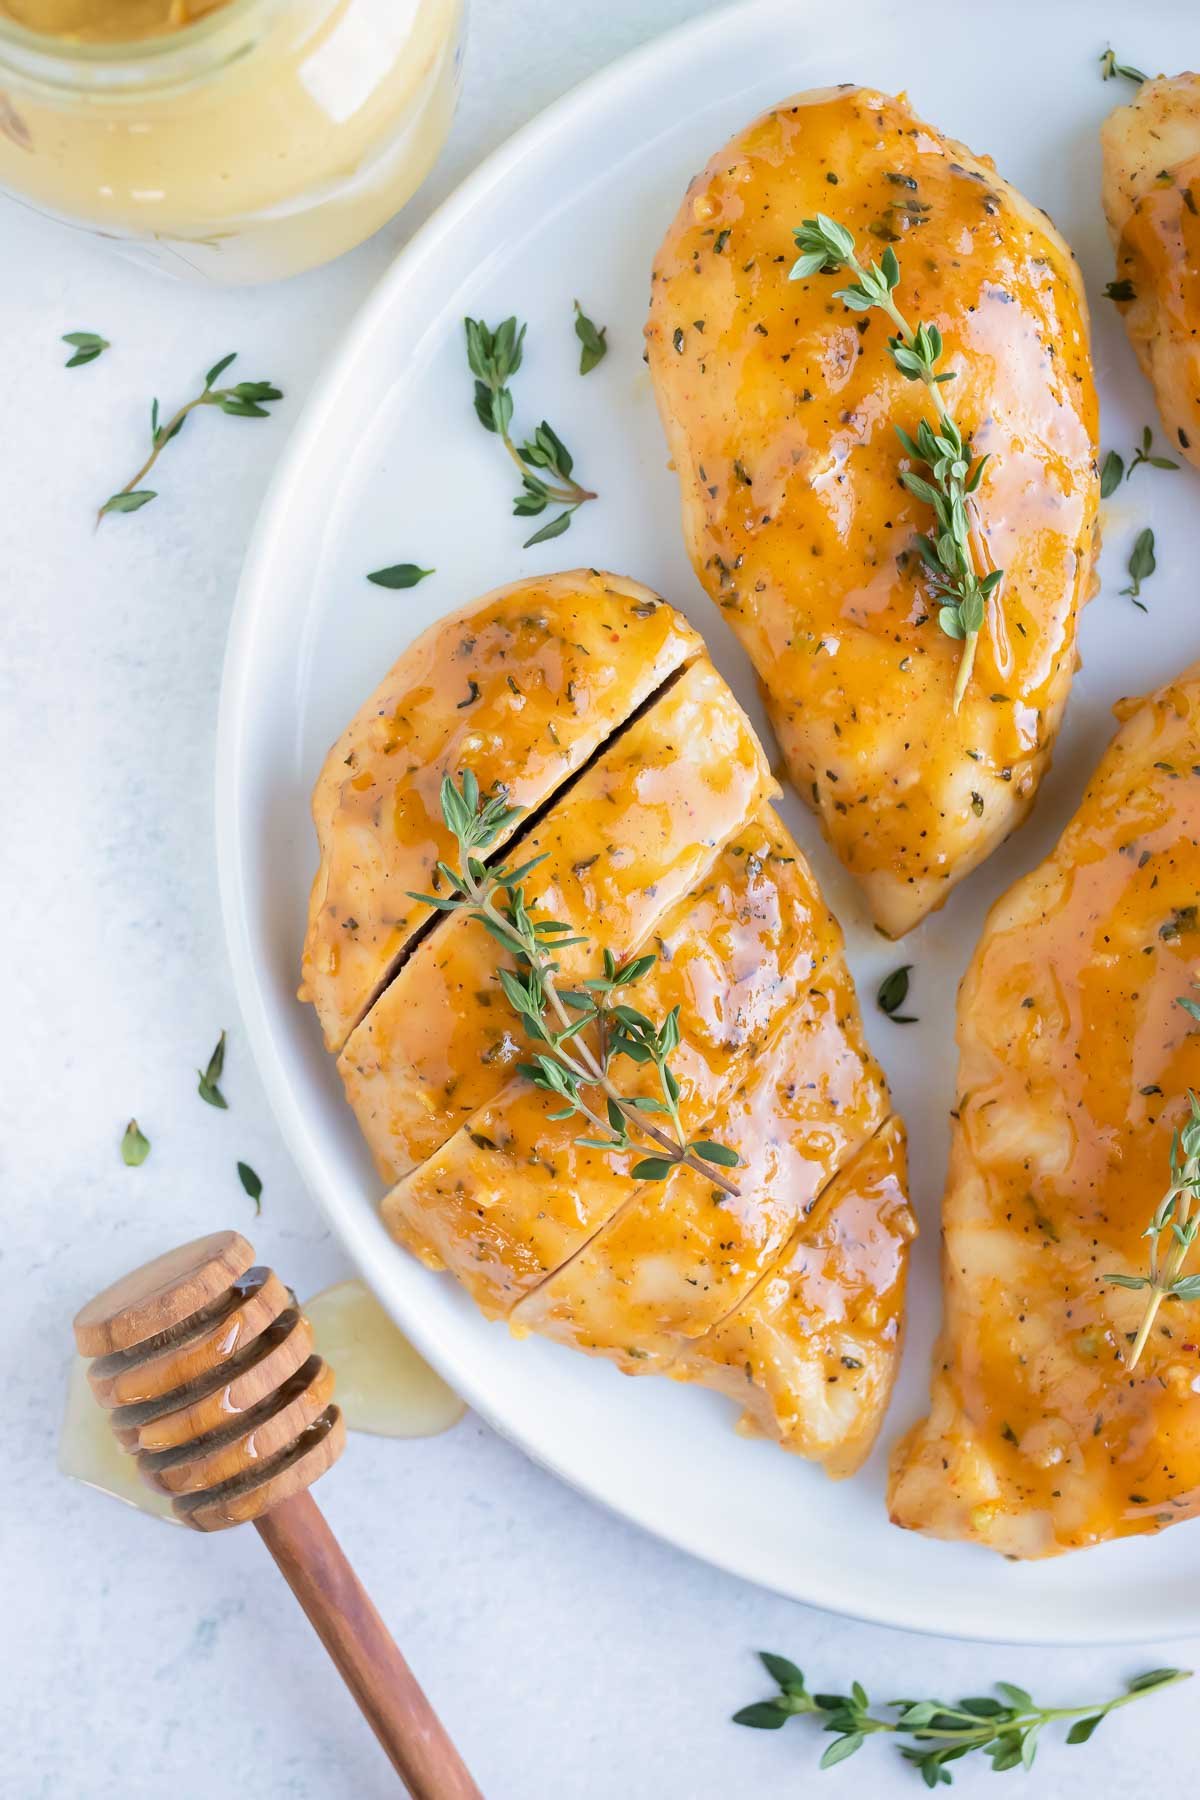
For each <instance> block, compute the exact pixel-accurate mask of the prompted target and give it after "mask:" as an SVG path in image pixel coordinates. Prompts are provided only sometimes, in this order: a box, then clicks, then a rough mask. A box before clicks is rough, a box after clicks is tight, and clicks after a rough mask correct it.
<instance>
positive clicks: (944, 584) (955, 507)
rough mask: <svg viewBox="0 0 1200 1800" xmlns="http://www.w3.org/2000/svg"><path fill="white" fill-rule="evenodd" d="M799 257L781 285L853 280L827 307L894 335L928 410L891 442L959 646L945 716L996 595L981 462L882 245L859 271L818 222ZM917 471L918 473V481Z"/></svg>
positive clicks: (806, 232) (902, 364)
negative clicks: (985, 535)
mask: <svg viewBox="0 0 1200 1800" xmlns="http://www.w3.org/2000/svg"><path fill="white" fill-rule="evenodd" d="M793 235H794V237H795V240H796V247H797V249H798V250H799V251H800V255H799V257H798V258H797V259H796V261H795V263H794V264H793V265H792V270H791V275H790V279H791V280H792V281H802V280H805V279H806V278H807V277H808V276H810V275H815V274H817V273H818V272H821V273H823V274H837V273H838V272H839V271H841V270H842V269H846V270H849V272H850V274H851V275H853V276H854V278H855V279H854V282H853V283H852V285H851V286H850V287H846V288H839V289H838V290H837V292H836V294H835V296H834V297H835V299H838V300H840V301H842V303H843V304H844V305H845V306H847V307H849V309H850V311H851V312H867V311H869V310H870V309H871V308H872V307H878V308H879V309H880V311H881V312H883V313H885V314H886V315H887V317H888V318H889V319H890V320H891V322H892V324H893V325H894V326H895V328H896V329H895V333H894V335H893V336H891V337H889V339H888V349H889V351H890V352H891V356H892V360H893V362H894V363H895V365H896V367H897V368H898V369H899V370H900V373H901V374H902V375H904V376H905V377H906V378H907V379H908V380H909V381H923V382H924V383H925V386H926V387H927V388H928V390H929V393H930V396H931V398H932V400H933V403H934V406H935V408H936V413H937V417H936V420H935V421H931V420H929V419H927V418H926V419H922V420H921V422H920V424H919V425H918V426H917V433H916V437H915V438H913V437H911V436H910V435H909V433H908V432H907V431H904V430H903V429H902V428H901V427H900V426H899V425H897V426H896V428H895V430H896V435H897V437H898V438H899V439H900V442H901V444H902V445H903V447H904V449H905V450H906V451H907V453H908V455H909V457H910V458H911V459H912V461H913V463H914V464H915V465H916V467H914V468H911V469H905V470H903V471H902V472H901V476H900V479H901V481H902V482H903V483H904V485H905V487H906V488H908V490H909V492H910V493H912V494H915V495H916V497H917V499H918V500H923V501H925V502H926V503H927V504H928V505H929V506H930V507H932V509H933V514H934V517H935V519H936V520H937V532H936V534H935V535H933V536H932V537H930V536H927V535H925V534H921V535H920V536H918V538H917V547H918V549H919V551H920V553H921V560H922V562H923V564H924V566H925V577H926V580H927V582H928V584H929V589H930V594H931V597H932V599H933V601H934V604H935V605H936V606H937V608H938V623H939V624H940V626H941V628H942V630H943V631H944V632H945V633H946V636H947V637H951V638H957V639H959V640H961V642H962V654H961V656H960V658H959V664H958V677H957V680H956V681H955V684H954V710H955V712H957V711H958V709H959V707H960V706H961V705H962V697H963V695H964V693H965V692H966V689H967V684H968V682H969V681H970V679H971V671H972V669H973V668H974V666H975V647H976V645H977V643H978V641H979V633H980V631H981V630H982V629H983V624H984V620H985V617H986V614H987V601H988V598H989V596H990V595H991V594H993V593H994V592H995V590H996V589H997V588H998V587H999V585H1000V582H1001V581H1002V579H1003V570H1001V569H994V568H991V567H990V566H985V565H989V564H990V559H989V558H988V556H987V553H986V550H985V548H984V545H983V541H982V537H981V534H980V532H979V530H978V527H977V522H974V521H973V520H972V517H971V508H970V499H971V496H972V495H973V494H974V493H975V492H976V491H977V489H978V487H979V483H980V481H981V480H982V478H983V471H984V468H985V466H986V464H987V461H988V458H987V457H986V456H981V457H979V458H977V459H976V458H973V457H972V455H971V446H970V444H969V443H968V442H967V440H966V439H965V438H964V437H963V435H962V432H961V431H960V430H959V427H958V425H957V424H956V423H955V420H954V417H953V414H952V413H951V411H950V408H949V406H948V405H947V404H946V400H945V397H944V395H943V393H942V388H943V387H944V385H945V384H946V383H947V382H949V381H953V380H954V374H953V372H952V371H951V370H944V369H939V368H938V364H939V363H940V361H941V358H942V349H943V345H942V334H941V332H940V331H939V330H938V328H937V326H936V325H926V324H919V325H917V326H915V327H914V326H912V325H910V323H909V321H908V320H907V319H906V318H905V316H904V314H903V313H902V312H901V311H900V308H899V307H898V306H897V305H896V302H895V300H894V298H893V295H894V294H895V291H896V289H897V288H898V287H899V285H900V264H899V261H898V259H897V257H896V253H895V251H894V250H893V249H892V247H891V245H890V244H889V245H888V247H887V249H886V250H885V251H884V253H883V256H882V257H881V259H880V261H879V262H877V263H876V262H873V263H871V264H870V265H869V267H864V265H863V264H862V263H861V262H860V261H859V260H858V257H857V255H856V254H855V248H854V239H853V237H852V236H851V234H850V232H848V231H847V230H846V227H845V226H844V225H839V224H838V223H837V221H836V220H834V219H830V218H828V217H827V216H826V214H824V213H818V214H817V216H816V218H815V219H805V221H804V223H803V224H802V225H801V226H800V227H799V229H798V230H797V231H796V232H795V233H794V234H793ZM922 469H923V470H924V472H923V473H921V472H919V471H920V470H922Z"/></svg>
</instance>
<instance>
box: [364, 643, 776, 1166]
mask: <svg viewBox="0 0 1200 1800" xmlns="http://www.w3.org/2000/svg"><path fill="white" fill-rule="evenodd" d="M777 792H778V788H777V787H776V784H775V782H774V780H773V778H772V776H771V772H770V770H769V768H768V767H767V763H766V759H765V758H764V756H763V753H762V749H761V747H760V745H759V743H758V740H757V739H756V738H755V736H754V733H753V732H752V731H751V729H750V724H749V721H748V720H747V718H746V716H745V714H744V713H743V712H742V710H741V708H740V707H739V706H738V704H737V702H736V701H735V700H734V698H733V695H732V694H731V693H730V692H729V689H728V688H727V687H726V685H725V683H724V682H723V681H722V680H721V677H720V676H719V675H718V674H717V672H716V670H715V669H714V668H713V666H712V664H711V663H710V662H709V661H708V659H707V657H705V658H702V659H701V660H700V661H699V662H695V663H692V664H691V665H690V667H688V668H687V669H685V670H684V672H683V673H682V675H680V677H679V679H678V681H677V682H676V683H675V685H674V686H673V687H672V688H670V690H669V691H668V692H666V693H665V694H663V695H662V696H661V698H660V699H659V701H658V703H657V704H656V705H655V706H652V707H651V708H650V710H649V711H648V712H647V713H645V714H644V715H643V716H642V717H641V718H639V719H635V720H634V721H633V723H632V724H631V725H630V726H629V727H628V729H627V730H625V731H623V732H622V733H621V734H620V736H618V737H617V738H615V739H614V740H613V741H612V742H611V743H610V744H609V745H608V746H607V747H606V748H605V750H604V752H603V754H602V755H601V756H600V757H599V758H598V759H597V761H596V762H595V763H593V765H592V766H591V767H590V768H589V769H588V770H587V771H586V773H585V774H583V775H582V776H581V777H580V779H579V781H578V782H577V783H576V785H575V786H574V787H573V788H571V789H570V791H569V792H568V793H566V794H564V795H563V797H562V798H561V799H560V801H559V802H558V804H557V805H556V806H555V807H553V808H552V810H551V811H550V812H549V813H548V814H547V816H546V818H545V819H544V820H543V821H542V822H541V823H540V824H538V825H537V826H536V828H535V829H534V830H533V832H532V833H531V835H530V836H529V838H528V839H527V840H525V842H524V843H523V844H522V853H521V854H522V860H523V861H524V860H527V859H529V858H532V857H535V856H542V855H545V856H546V861H545V862H544V863H542V865H541V866H540V867H539V868H537V869H535V870H534V871H533V873H532V874H531V875H530V877H529V879H528V881H527V882H526V883H525V889H526V893H527V895H528V896H529V898H530V899H531V900H532V901H533V902H534V903H535V904H536V905H537V906H538V907H539V908H540V909H541V910H542V911H543V913H545V914H546V915H547V916H548V917H550V918H552V919H561V920H564V921H565V922H566V923H567V924H569V925H570V926H571V927H572V930H573V931H578V930H580V929H581V928H582V929H583V930H585V931H587V930H589V929H591V928H592V926H593V922H594V921H596V920H603V922H604V932H605V942H606V943H607V944H608V946H609V948H610V949H611V950H612V951H613V953H614V954H615V955H616V956H618V957H621V958H624V957H627V956H630V955H632V953H633V951H634V950H635V949H637V948H638V946H639V945H640V944H641V943H642V942H643V941H644V940H645V938H646V937H647V936H648V935H649V934H650V932H651V931H652V930H653V927H654V923H655V920H656V919H658V918H659V917H660V915H661V914H662V913H663V912H664V911H665V910H666V908H667V907H668V906H670V904H671V903H672V901H673V900H675V899H676V898H677V897H678V895H679V894H681V893H685V892H686V891H687V889H688V887H689V886H690V885H691V883H692V881H693V880H694V879H695V877H696V875H697V874H698V873H699V872H700V871H701V870H703V869H704V868H706V867H707V866H708V864H709V863H710V862H711V861H712V859H713V856H714V854H715V852H716V850H717V848H718V846H719V845H720V844H721V843H722V842H723V841H724V840H725V838H726V837H728V835H729V833H730V832H731V831H733V830H735V829H736V828H737V826H738V825H739V824H740V823H741V821H742V820H743V819H744V818H745V816H746V814H747V813H748V812H754V811H756V810H757V808H758V806H759V805H760V804H761V803H762V801H763V800H765V799H767V798H768V797H769V796H771V795H773V794H775V793H777ZM593 961H594V952H592V951H590V949H589V946H588V945H587V944H586V943H585V944H575V945H571V946H569V947H568V948H567V949H565V950H564V951H563V952H562V955H561V958H560V963H561V967H562V971H563V975H564V977H565V978H566V979H567V980H574V979H576V978H582V977H583V976H585V975H587V974H589V973H592V972H593V971H592V962H593ZM495 966H496V955H495V949H494V945H493V941H492V939H491V938H490V937H489V936H488V934H487V933H486V932H485V931H483V930H481V929H480V927H479V926H478V925H477V924H475V923H474V922H473V921H472V920H470V919H468V918H467V917H466V916H465V915H463V914H461V913H460V914H458V915H456V916H455V917H454V918H452V919H449V920H447V921H445V922H444V923H442V924H441V926H440V927H439V929H438V930H437V931H435V932H434V934H433V936H432V937H431V939H430V940H429V941H428V943H426V944H423V945H421V946H420V947H419V948H418V950H417V953H416V954H415V955H414V956H413V957H412V958H411V959H410V960H409V961H408V962H407V963H406V964H405V965H404V967H403V968H402V969H401V970H400V972H399V974H398V975H397V976H396V978H395V980H394V981H393V982H392V984H391V986H390V987H389V988H388V989H387V990H386V992H385V993H384V994H383V995H382V996H381V997H380V999H379V1000H378V1001H377V1002H376V1004H375V1005H374V1007H372V1009H371V1011H370V1013H369V1014H368V1015H367V1017H366V1019H364V1021H363V1023H362V1024H361V1025H360V1026H359V1028H358V1030H357V1031H355V1032H354V1033H353V1035H352V1036H351V1038H350V1039H349V1042H348V1043H347V1045H346V1048H345V1049H344V1050H343V1052H342V1054H341V1057H340V1058H339V1060H338V1068H339V1069H340V1071H341V1075H342V1080H343V1081H344V1082H345V1084H346V1093H347V1097H348V1098H349V1101H350V1104H351V1106H353V1108H354V1110H355V1112H356V1114H357V1115H358V1122H359V1124H360V1125H361V1126H362V1129H363V1133H364V1135H365V1137H366V1139H367V1142H368V1143H369V1144H370V1146H371V1149H372V1151H373V1152H374V1155H375V1160H376V1163H377V1165H378V1167H379V1170H380V1173H381V1174H382V1175H383V1176H384V1177H385V1178H386V1179H387V1180H389V1181H396V1180H398V1179H399V1177H400V1176H401V1175H404V1174H405V1173H406V1172H407V1171H408V1170H409V1169H411V1168H412V1167H413V1166H414V1164H416V1163H419V1162H420V1161H421V1160H422V1159H423V1158H424V1157H426V1156H431V1155H432V1154H433V1152H434V1151H435V1150H437V1149H438V1147H439V1145H441V1144H443V1143H444V1142H445V1141H446V1139H447V1138H448V1137H449V1136H450V1135H451V1134H452V1132H453V1131H454V1130H455V1129H456V1127H457V1126H458V1125H459V1124H461V1123H462V1121H463V1120H464V1119H465V1118H467V1117H468V1116H469V1114H471V1113H473V1112H474V1111H475V1109H476V1107H478V1106H482V1105H483V1104H484V1103H485V1102H486V1101H488V1100H490V1099H491V1097H492V1095H493V1094H495V1093H497V1092H498V1091H499V1089H500V1088H501V1087H502V1086H503V1085H504V1083H505V1081H506V1079H507V1077H508V1075H509V1073H510V1071H511V1069H512V1065H513V1064H514V1063H515V1062H519V1061H521V1060H523V1059H524V1058H525V1056H526V1052H527V1050H528V1040H527V1039H526V1038H525V1036H524V1034H523V1033H522V1031H521V1029H520V1025H519V1022H518V1021H517V1020H516V1019H515V1018H514V1017H513V1014H512V1011H511V1009H510V1007H509V1006H508V1005H507V1003H506V1002H505V1000H504V996H503V995H502V993H501V992H500V990H499V988H498V986H497V984H496V981H495V977H494V970H495Z"/></svg>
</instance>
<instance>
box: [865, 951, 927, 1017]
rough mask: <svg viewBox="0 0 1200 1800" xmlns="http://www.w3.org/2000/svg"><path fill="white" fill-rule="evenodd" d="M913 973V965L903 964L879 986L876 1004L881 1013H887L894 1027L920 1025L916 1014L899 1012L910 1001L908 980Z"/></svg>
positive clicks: (885, 977) (886, 976)
mask: <svg viewBox="0 0 1200 1800" xmlns="http://www.w3.org/2000/svg"><path fill="white" fill-rule="evenodd" d="M911 973H912V964H911V963H902V964H901V965H900V967H899V968H898V969H893V970H892V972H891V974H890V975H885V976H884V978H883V980H882V981H881V982H880V984H879V991H878V993H877V994H876V995H875V1003H876V1005H877V1006H878V1007H879V1010H880V1012H882V1013H886V1014H887V1016H888V1018H889V1019H890V1020H891V1021H892V1023H893V1025H916V1024H917V1023H918V1020H917V1016H916V1014H915V1013H902V1012H901V1011H900V1010H899V1009H900V1007H902V1006H903V1005H904V1002H905V1001H906V1000H907V999H908V978H909V975H910V974H911Z"/></svg>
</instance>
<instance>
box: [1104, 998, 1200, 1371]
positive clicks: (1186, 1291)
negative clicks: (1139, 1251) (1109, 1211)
mask: <svg viewBox="0 0 1200 1800" xmlns="http://www.w3.org/2000/svg"><path fill="white" fill-rule="evenodd" d="M1176 1004H1177V1005H1179V1006H1182V1008H1183V1010H1184V1011H1185V1012H1186V1013H1188V1014H1189V1015H1190V1016H1191V1017H1192V1018H1193V1019H1196V1020H1200V1004H1198V1003H1197V1002H1196V1001H1195V1000H1192V999H1189V998H1188V997H1187V996H1183V995H1181V996H1180V998H1179V999H1178V1001H1177V1002H1176ZM1164 1232H1165V1233H1166V1234H1167V1238H1168V1242H1167V1249H1166V1253H1165V1255H1164V1254H1163V1253H1162V1250H1161V1247H1160V1239H1161V1238H1162V1236H1163V1233H1164ZM1197 1232H1200V1100H1198V1099H1197V1098H1196V1096H1195V1094H1194V1093H1193V1092H1192V1090H1191V1089H1190V1088H1189V1089H1188V1116H1187V1118H1186V1119H1185V1120H1184V1123H1183V1125H1182V1126H1181V1127H1179V1129H1177V1130H1176V1131H1173V1132H1172V1133H1171V1181H1170V1185H1169V1186H1168V1188H1167V1191H1166V1193H1165V1194H1164V1195H1163V1197H1162V1199H1161V1200H1160V1201H1159V1203H1158V1205H1157V1206H1156V1207H1155V1209H1154V1217H1153V1218H1152V1219H1151V1221H1150V1223H1149V1225H1147V1227H1146V1229H1145V1231H1144V1232H1143V1233H1142V1236H1143V1237H1146V1238H1149V1240H1150V1259H1149V1272H1148V1273H1147V1274H1145V1275H1106V1276H1105V1277H1104V1279H1105V1281H1111V1282H1112V1284H1113V1286H1114V1287H1123V1288H1147V1289H1148V1290H1149V1294H1148V1298H1147V1300H1146V1310H1145V1312H1144V1313H1143V1314H1142V1322H1141V1324H1140V1325H1139V1327H1138V1331H1137V1336H1136V1337H1135V1338H1134V1340H1133V1344H1132V1347H1131V1348H1130V1350H1129V1353H1128V1355H1127V1357H1126V1359H1125V1360H1126V1367H1128V1368H1130V1369H1134V1368H1136V1367H1137V1364H1138V1359H1139V1357H1140V1356H1141V1354H1142V1351H1143V1350H1144V1349H1145V1347H1146V1340H1147V1338H1148V1337H1149V1336H1150V1333H1151V1331H1152V1330H1153V1328H1154V1321H1155V1319H1156V1318H1157V1317H1158V1309H1159V1307H1160V1306H1161V1305H1162V1303H1163V1301H1164V1300H1200V1275H1185V1274H1184V1273H1183V1265H1184V1263H1185V1262H1186V1261H1187V1259H1188V1254H1189V1252H1190V1250H1191V1248H1192V1245H1193V1244H1194V1243H1195V1241H1196V1235H1197Z"/></svg>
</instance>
